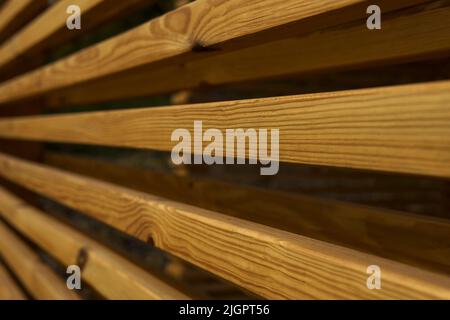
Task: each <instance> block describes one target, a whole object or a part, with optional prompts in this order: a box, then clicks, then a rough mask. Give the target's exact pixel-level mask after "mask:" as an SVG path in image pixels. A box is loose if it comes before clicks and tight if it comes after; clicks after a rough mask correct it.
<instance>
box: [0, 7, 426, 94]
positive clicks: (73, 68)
mask: <svg viewBox="0 0 450 320" xmlns="http://www.w3.org/2000/svg"><path fill="white" fill-rule="evenodd" d="M379 2H380V3H379V4H380V5H382V6H383V8H384V9H383V10H384V12H385V13H387V12H389V11H391V10H396V9H399V8H403V7H408V6H412V5H414V4H418V3H423V2H426V0H398V1H395V2H394V1H388V0H384V1H379ZM369 4H370V1H366V0H320V1H309V0H260V1H257V2H255V1H247V0H230V1H209V0H198V1H194V2H192V3H190V4H188V5H185V6H182V7H180V8H178V9H176V10H174V11H172V12H169V13H167V14H165V15H163V16H161V17H159V18H156V19H153V20H152V21H150V22H148V23H145V24H143V25H141V26H139V27H137V28H134V29H132V30H130V31H127V32H125V33H123V34H121V35H119V36H116V37H113V38H111V39H109V40H107V41H104V42H102V43H100V44H97V45H94V46H92V47H90V48H87V49H84V50H82V51H81V52H79V53H76V54H73V55H72V56H69V57H67V58H65V59H62V60H60V61H57V62H55V63H52V64H50V65H48V66H45V67H43V68H41V69H38V70H36V71H33V72H30V73H28V74H26V75H23V76H20V77H18V78H15V79H12V80H10V81H7V82H6V83H4V84H3V85H1V86H0V103H6V102H10V101H13V100H17V99H22V98H26V97H30V96H33V95H38V94H42V93H45V92H48V91H51V90H56V89H61V88H64V87H68V86H72V85H75V84H79V83H82V82H86V81H90V80H94V79H98V78H100V77H106V76H110V75H112V74H115V73H119V72H121V71H125V70H130V69H132V68H137V67H141V66H144V65H148V64H151V63H156V62H162V61H163V60H166V62H167V59H169V58H177V57H181V56H185V55H186V54H190V55H191V56H192V58H195V57H198V56H204V53H205V52H206V53H208V51H211V50H212V49H214V50H215V51H220V50H225V49H227V50H230V49H234V48H240V47H245V46H249V45H255V44H258V43H261V42H267V40H268V39H281V38H285V37H288V36H289V35H292V34H296V35H298V33H299V32H302V33H307V32H310V31H316V30H320V29H324V28H326V27H329V26H333V25H337V24H340V23H343V22H348V21H354V20H359V19H361V18H366V17H367V14H366V9H367V6H368V5H369ZM273 12H277V14H276V15H275V14H273ZM250 15H251V16H250ZM299 30H301V31H299ZM124 43H126V45H123V44H124Z"/></svg>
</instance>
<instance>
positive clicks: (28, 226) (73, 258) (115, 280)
mask: <svg viewBox="0 0 450 320" xmlns="http://www.w3.org/2000/svg"><path fill="white" fill-rule="evenodd" d="M0 215H1V216H2V217H3V218H4V219H5V220H6V221H7V222H8V223H9V224H11V225H12V226H13V227H14V228H16V229H17V230H18V231H19V232H21V233H22V234H23V235H25V236H26V237H28V238H30V239H31V240H32V241H34V242H35V243H36V244H38V245H39V246H40V247H42V249H44V250H45V251H47V252H48V253H49V254H51V255H53V256H54V257H55V258H57V259H58V260H59V261H60V262H61V263H63V264H64V265H65V266H69V265H74V264H78V262H77V259H78V257H79V256H80V253H81V252H83V254H84V261H85V262H84V264H83V267H82V277H83V279H84V280H85V281H86V282H88V283H89V284H90V285H91V287H93V288H95V289H96V290H97V291H98V292H99V293H100V294H102V295H103V296H104V297H106V298H108V299H119V300H123V299H133V300H134V299H171V300H173V299H188V296H187V295H185V294H183V293H181V292H180V291H178V290H177V289H174V288H172V287H171V286H169V285H168V284H166V283H164V282H163V281H162V280H160V279H159V278H157V277H156V276H154V275H152V274H150V273H149V272H147V271H145V270H144V269H142V268H140V267H138V266H136V265H134V264H132V263H131V262H129V261H127V260H126V259H124V258H122V257H121V256H119V255H118V254H116V253H114V252H113V251H111V250H110V249H108V248H106V247H105V246H103V245H101V244H99V243H97V242H96V241H93V240H91V239H89V238H88V237H87V236H85V235H83V234H82V233H80V232H79V231H76V230H75V229H73V228H71V227H69V226H66V225H65V224H63V223H61V222H59V221H57V220H56V219H54V218H51V217H49V216H48V215H46V214H45V213H43V212H41V211H39V210H37V209H35V208H33V207H32V206H30V205H28V204H27V203H25V202H24V201H22V200H21V199H20V198H18V197H16V196H14V195H12V194H11V193H9V192H8V191H7V190H6V189H4V188H2V187H0Z"/></svg>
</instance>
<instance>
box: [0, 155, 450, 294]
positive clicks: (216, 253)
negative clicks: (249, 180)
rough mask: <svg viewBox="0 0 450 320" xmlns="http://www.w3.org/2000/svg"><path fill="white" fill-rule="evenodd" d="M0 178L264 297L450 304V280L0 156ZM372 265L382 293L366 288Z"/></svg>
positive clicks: (217, 214)
mask: <svg viewBox="0 0 450 320" xmlns="http://www.w3.org/2000/svg"><path fill="white" fill-rule="evenodd" d="M0 175H2V176H3V177H5V178H7V179H10V180H12V181H14V182H16V183H18V184H21V185H23V186H25V187H26V188H28V189H30V190H33V191H35V192H38V193H40V194H43V195H45V196H47V197H50V198H52V199H54V200H56V201H60V202H61V203H63V204H65V205H67V206H69V207H72V208H75V209H78V210H80V211H82V212H84V213H86V214H88V215H90V216H92V217H95V218H96V219H98V220H100V221H102V222H105V223H107V224H109V225H111V226H113V227H115V228H117V229H119V230H121V231H124V232H126V233H128V234H130V235H132V236H134V237H136V238H138V239H141V240H143V241H150V242H151V243H153V244H154V245H155V246H157V247H159V248H161V249H163V250H166V251H168V252H170V253H172V254H174V255H176V256H178V257H180V258H182V259H185V260H187V261H189V262H191V263H193V264H195V265H197V266H199V267H201V268H203V269H206V270H208V271H210V272H212V273H214V274H216V275H218V276H220V277H223V278H224V279H227V280H229V281H231V282H233V283H235V284H238V285H240V286H242V287H243V288H246V289H248V290H249V291H252V292H254V293H256V294H259V295H261V296H263V297H267V298H274V299H282V298H294V299H300V298H311V299H312V298H385V299H388V298H399V299H400V298H401V299H407V298H446V299H448V298H450V279H449V278H448V277H447V276H443V275H438V274H435V273H430V272H427V271H423V270H420V269H417V268H413V267H410V266H407V265H404V264H399V263H396V262H393V261H390V260H386V259H383V258H379V257H376V256H372V255H368V254H365V253H361V252H358V251H354V250H350V249H347V248H344V247H340V246H336V245H332V244H328V243H325V242H321V241H316V240H313V239H310V238H306V237H303V236H299V235H295V234H292V233H288V232H284V231H280V230H276V229H273V228H270V227H266V226H263V225H260V224H256V223H252V222H248V221H245V220H241V219H237V218H234V217H229V216H225V215H222V214H219V213H216V212H213V211H207V210H203V209H200V208H196V207H192V206H189V205H184V204H181V203H177V202H174V201H169V200H166V199H164V198H160V197H156V196H152V195H148V194H145V193H141V192H136V191H133V190H129V189H126V188H122V187H119V186H115V185H113V184H110V183H106V182H100V181H97V180H95V179H91V178H88V177H83V176H80V175H76V174H71V173H67V172H64V171H61V170H57V169H52V168H49V167H46V166H43V165H37V164H33V163H30V162H27V161H22V160H19V159H17V158H13V157H10V156H7V155H4V154H3V155H1V156H0ZM369 265H378V266H380V267H381V269H382V270H383V289H382V290H369V289H367V287H366V280H367V277H368V275H367V274H366V269H367V267H368V266H369Z"/></svg>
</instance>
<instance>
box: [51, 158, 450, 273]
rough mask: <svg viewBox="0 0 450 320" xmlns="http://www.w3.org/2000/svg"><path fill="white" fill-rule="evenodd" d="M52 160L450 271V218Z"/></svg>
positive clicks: (65, 166)
mask: <svg viewBox="0 0 450 320" xmlns="http://www.w3.org/2000/svg"><path fill="white" fill-rule="evenodd" d="M44 162H45V163H47V164H48V165H50V166H56V167H58V168H61V169H63V170H67V171H71V172H76V173H79V174H83V175H87V176H91V177H95V178H98V179H101V180H103V181H108V182H111V183H115V184H119V185H122V186H126V187H130V188H133V189H135V190H139V191H143V192H146V193H151V194H154V195H157V196H161V197H164V198H168V199H171V200H174V201H179V202H183V203H187V204H190V205H193V206H198V207H202V208H205V209H208V210H212V211H217V212H221V213H225V214H227V215H232V216H234V217H237V218H241V219H244V220H251V221H254V222H258V223H261V224H264V225H268V226H271V227H274V228H277V229H282V230H285V231H289V232H293V233H296V234H301V235H304V236H307V237H311V238H313V239H318V240H323V241H327V242H331V243H335V244H339V245H343V246H345V247H351V248H353V249H356V250H360V251H364V252H369V253H371V254H376V255H379V256H382V257H385V258H389V259H392V260H396V261H400V262H403V263H407V264H412V265H415V266H419V267H423V268H428V269H430V270H434V271H438V272H442V273H447V274H450V221H448V220H444V219H434V218H430V217H426V216H419V215H415V214H409V213H405V212H399V211H393V210H387V209H382V208H372V207H366V206H360V205H354V204H351V203H345V202H340V201H333V200H331V199H321V198H318V197H312V196H307V195H304V194H301V193H297V192H295V193H294V192H277V191H273V190H268V189H263V188H254V187H246V186H242V185H238V184H234V183H226V182H222V181H217V180H212V179H199V178H197V177H196V178H192V177H179V176H175V175H170V174H166V173H161V172H156V171H152V170H143V169H140V168H132V167H129V166H123V165H117V164H113V163H110V162H106V161H100V160H94V159H92V158H87V157H77V156H69V155H63V154H58V153H45V155H44ZM302 178H303V176H302V177H300V179H302ZM261 199H264V201H261Z"/></svg>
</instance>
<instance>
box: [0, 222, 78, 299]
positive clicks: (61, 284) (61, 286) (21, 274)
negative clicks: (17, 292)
mask: <svg viewBox="0 0 450 320" xmlns="http://www.w3.org/2000/svg"><path fill="white" fill-rule="evenodd" d="M0 255H1V256H2V257H3V259H4V260H5V261H6V263H7V264H8V265H9V267H10V269H12V270H13V271H14V273H15V274H16V276H17V278H19V279H20V281H21V282H22V284H23V285H24V287H25V288H27V290H28V291H29V292H30V293H31V294H32V295H33V297H34V298H36V299H40V300H78V299H79V297H78V295H77V294H76V293H75V292H74V291H71V290H69V289H68V288H67V286H66V283H65V281H64V280H63V279H62V278H61V277H59V276H57V275H56V273H55V272H54V271H53V270H51V269H50V267H49V266H47V265H46V264H44V263H43V262H42V261H41V259H40V258H39V256H38V255H37V254H36V253H35V252H33V250H32V249H31V248H29V247H28V246H27V245H26V244H25V243H24V242H23V241H22V240H21V239H20V238H19V237H18V236H16V235H15V234H14V233H13V232H12V231H11V230H10V229H9V228H8V227H7V226H6V225H5V224H4V223H3V222H1V221H0Z"/></svg>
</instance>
